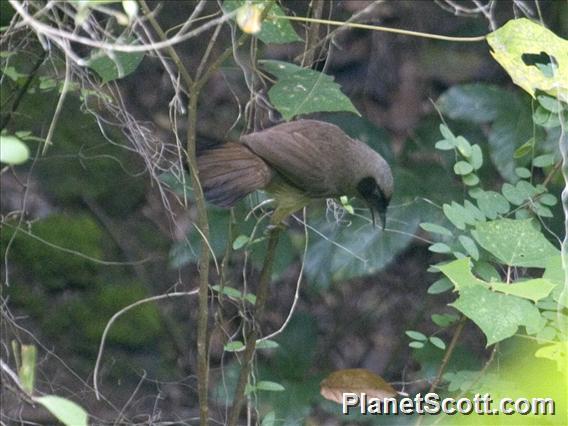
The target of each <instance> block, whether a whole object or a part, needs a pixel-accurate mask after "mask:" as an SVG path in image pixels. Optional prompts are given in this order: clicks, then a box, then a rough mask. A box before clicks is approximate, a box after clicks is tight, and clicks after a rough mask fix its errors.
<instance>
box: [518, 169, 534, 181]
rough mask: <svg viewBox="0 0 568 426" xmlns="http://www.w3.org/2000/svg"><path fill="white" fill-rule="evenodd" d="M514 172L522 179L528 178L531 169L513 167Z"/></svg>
mask: <svg viewBox="0 0 568 426" xmlns="http://www.w3.org/2000/svg"><path fill="white" fill-rule="evenodd" d="M515 173H516V174H517V176H518V177H520V178H523V179H529V178H530V177H531V171H530V170H529V169H527V168H526V167H517V168H516V169H515Z"/></svg>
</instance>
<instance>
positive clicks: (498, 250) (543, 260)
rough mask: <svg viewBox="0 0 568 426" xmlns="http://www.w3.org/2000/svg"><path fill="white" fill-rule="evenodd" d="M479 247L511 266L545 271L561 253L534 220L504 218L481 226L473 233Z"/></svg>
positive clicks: (478, 225)
mask: <svg viewBox="0 0 568 426" xmlns="http://www.w3.org/2000/svg"><path fill="white" fill-rule="evenodd" d="M473 236H474V238H475V239H476V240H477V242H478V243H479V245H480V246H481V247H483V248H484V249H485V250H487V251H488V252H490V253H491V254H492V255H493V256H495V257H496V258H497V259H499V261H500V262H502V263H504V264H505V265H509V266H523V267H526V268H544V267H545V266H546V264H547V262H548V259H549V258H551V257H553V256H556V255H557V254H558V249H556V247H554V246H553V245H552V244H551V243H550V242H549V241H548V240H547V239H546V238H545V237H544V235H543V234H542V233H541V232H540V231H538V230H537V229H535V227H534V226H533V224H532V221H531V219H527V220H515V219H500V220H494V221H491V222H482V223H478V224H477V225H476V227H475V231H474V232H473Z"/></svg>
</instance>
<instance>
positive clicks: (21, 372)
mask: <svg viewBox="0 0 568 426" xmlns="http://www.w3.org/2000/svg"><path fill="white" fill-rule="evenodd" d="M20 359H21V362H22V365H21V366H20V368H19V369H18V377H19V379H20V382H21V383H22V387H23V388H24V389H25V390H26V392H28V393H29V394H30V395H31V394H32V393H33V391H34V388H35V371H36V360H37V348H36V347H35V345H22V346H21V348H20Z"/></svg>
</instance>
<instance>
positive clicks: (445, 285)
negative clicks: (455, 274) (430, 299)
mask: <svg viewBox="0 0 568 426" xmlns="http://www.w3.org/2000/svg"><path fill="white" fill-rule="evenodd" d="M452 288H454V285H453V284H452V283H451V281H450V280H448V279H447V278H440V279H439V280H438V281H436V282H434V283H433V284H432V285H431V286H430V287H428V294H440V293H444V292H446V291H448V290H450V289H452Z"/></svg>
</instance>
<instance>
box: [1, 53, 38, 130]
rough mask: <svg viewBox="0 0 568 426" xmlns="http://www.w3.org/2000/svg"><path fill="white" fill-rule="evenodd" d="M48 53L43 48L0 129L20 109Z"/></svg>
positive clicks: (2, 128)
mask: <svg viewBox="0 0 568 426" xmlns="http://www.w3.org/2000/svg"><path fill="white" fill-rule="evenodd" d="M46 55H47V52H46V51H45V50H43V51H42V53H41V55H40V57H39V58H38V60H37V61H36V63H35V64H34V66H33V68H32V69H31V70H30V72H29V74H28V77H27V79H26V81H25V82H24V84H23V86H22V87H21V88H20V90H19V91H18V94H17V95H16V98H15V99H14V102H13V103H12V108H11V109H10V112H8V113H7V114H6V116H5V117H4V118H3V119H2V123H1V124H0V131H2V130H4V128H5V127H6V126H7V125H8V123H9V122H10V119H11V118H12V114H14V112H16V110H17V109H18V106H19V105H20V102H21V100H22V98H23V97H24V95H25V94H26V93H27V91H28V89H29V87H30V84H31V83H32V81H33V80H34V78H35V76H36V73H37V70H38V69H39V67H40V66H41V64H43V61H44V59H45V56H46Z"/></svg>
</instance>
